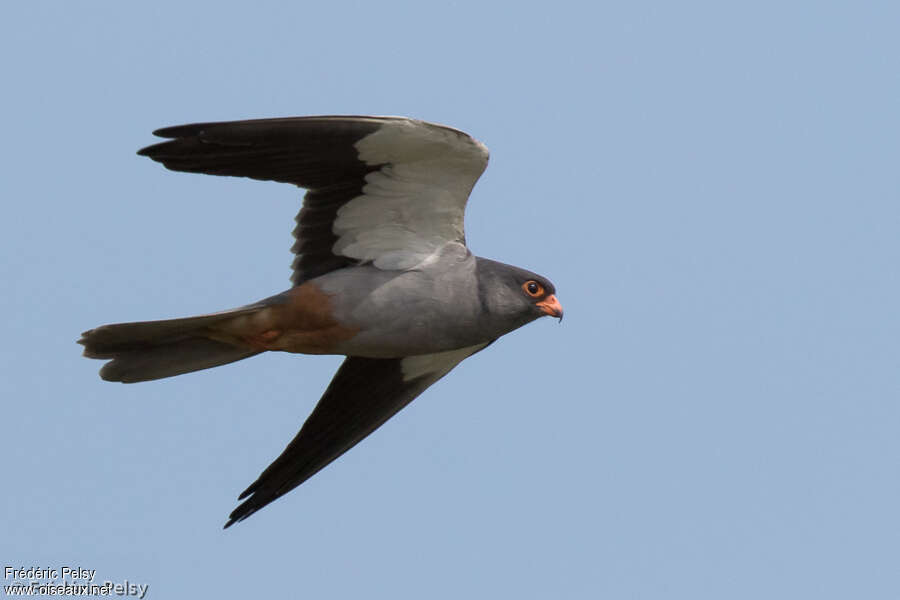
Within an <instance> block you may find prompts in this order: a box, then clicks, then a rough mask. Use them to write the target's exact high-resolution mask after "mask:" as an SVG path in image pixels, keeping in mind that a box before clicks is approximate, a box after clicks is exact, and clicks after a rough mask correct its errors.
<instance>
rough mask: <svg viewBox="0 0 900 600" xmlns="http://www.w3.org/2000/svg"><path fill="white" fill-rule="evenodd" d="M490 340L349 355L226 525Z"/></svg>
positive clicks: (285, 488) (321, 463) (306, 474)
mask: <svg viewBox="0 0 900 600" xmlns="http://www.w3.org/2000/svg"><path fill="white" fill-rule="evenodd" d="M488 344H489V342H488V343H484V344H477V345H475V346H469V347H467V348H460V349H458V350H450V351H448V352H439V353H436V354H425V355H420V356H408V357H406V358H386V359H384V358H361V357H357V356H348V357H347V358H346V360H344V362H343V364H342V365H341V367H340V369H338V372H337V373H336V374H335V376H334V378H333V379H332V380H331V383H330V384H329V385H328V389H326V390H325V394H323V395H322V398H321V399H320V400H319V403H318V404H317V405H316V408H315V409H314V410H313V412H312V414H310V415H309V418H307V419H306V422H305V423H304V424H303V427H302V428H301V429H300V432H299V433H298V434H297V436H296V437H295V438H294V439H293V440H292V441H291V443H290V444H288V446H287V448H285V449H284V452H282V453H281V456H279V457H278V458H276V459H275V461H274V462H273V463H272V464H271V465H269V466H268V468H266V470H265V471H263V473H262V474H261V475H260V476H259V478H258V479H257V480H256V481H254V482H253V484H251V485H250V487H248V488H247V489H246V490H244V492H243V493H242V494H241V495H240V498H239V500H244V499H245V498H246V500H244V502H243V503H242V504H241V505H240V506H238V507H237V508H236V509H235V510H234V511H233V512H232V513H231V515H230V517H229V520H228V522H227V523H226V524H225V527H226V528H227V527H230V526H231V525H232V524H234V523H236V522H237V521H243V520H244V519H246V518H247V517H249V516H250V515H252V514H253V513H255V512H256V511H258V510H259V509H260V508H262V507H264V506H265V505H267V504H269V503H270V502H272V501H273V500H275V499H277V498H279V497H281V496H283V495H284V494H286V493H288V492H289V491H291V490H292V489H294V488H295V487H297V486H298V485H300V484H301V483H303V482H304V481H306V480H307V479H309V478H310V477H312V476H313V475H315V474H316V473H317V472H318V471H319V470H321V469H322V468H324V467H325V466H326V465H328V463H330V462H331V461H333V460H334V459H336V458H337V457H339V456H340V455H341V454H343V453H344V452H346V451H347V450H349V449H350V448H352V447H353V446H354V445H356V444H357V443H358V442H359V441H360V440H362V439H363V438H364V437H366V436H367V435H369V434H370V433H372V432H373V431H375V430H376V429H377V428H378V427H380V426H381V425H382V424H383V423H384V422H385V421H387V420H388V419H390V418H391V417H392V416H394V415H395V414H396V413H397V412H398V411H399V410H400V409H402V408H403V407H404V406H406V405H407V404H409V403H410V402H412V401H413V399H415V398H416V396H418V395H419V394H421V393H422V392H423V391H425V389H426V388H427V387H429V386H430V385H431V384H433V383H434V382H436V381H437V380H438V379H440V378H441V377H443V376H444V375H446V374H447V373H449V372H450V370H451V369H453V368H454V367H455V366H456V365H458V364H459V363H460V362H462V361H463V360H464V359H466V358H468V357H469V356H472V355H473V354H475V353H476V352H478V351H479V350H482V349H484V348H485V347H486V346H487V345H488Z"/></svg>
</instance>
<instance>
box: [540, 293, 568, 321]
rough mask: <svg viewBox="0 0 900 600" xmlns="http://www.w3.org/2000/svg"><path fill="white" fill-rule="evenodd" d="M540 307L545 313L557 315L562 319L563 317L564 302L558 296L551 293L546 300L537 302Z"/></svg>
mask: <svg viewBox="0 0 900 600" xmlns="http://www.w3.org/2000/svg"><path fill="white" fill-rule="evenodd" d="M537 306H538V308H540V309H541V312H543V313H544V314H545V315H548V316H551V317H556V318H557V319H559V320H560V321H562V318H563V308H562V304H560V303H559V300H557V299H556V296H554V295H553V294H550V295H549V296H548V297H547V299H546V300H542V301H540V302H538V303H537Z"/></svg>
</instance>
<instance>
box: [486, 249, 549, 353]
mask: <svg viewBox="0 0 900 600" xmlns="http://www.w3.org/2000/svg"><path fill="white" fill-rule="evenodd" d="M476 272H477V274H478V294H479V297H480V299H481V305H482V306H483V307H484V309H485V311H486V313H487V316H488V318H489V320H490V321H491V322H492V323H496V324H497V326H498V327H499V326H501V324H502V327H503V329H504V331H502V332H498V333H499V335H503V333H507V332H509V331H512V330H513V329H517V328H519V327H521V326H522V325H525V324H526V323H530V322H531V321H534V320H535V319H537V318H538V317H545V316H550V317H556V318H558V319H559V320H560V321H561V320H562V317H563V309H562V305H560V303H559V300H557V299H556V288H555V287H554V286H553V283H552V282H551V281H550V280H549V279H547V278H546V277H542V276H540V275H538V274H537V273H532V272H531V271H527V270H525V269H520V268H519V267H514V266H512V265H505V264H503V263H500V262H497V261H493V260H488V259H486V258H477V259H476Z"/></svg>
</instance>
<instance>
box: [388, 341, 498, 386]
mask: <svg viewBox="0 0 900 600" xmlns="http://www.w3.org/2000/svg"><path fill="white" fill-rule="evenodd" d="M489 343H490V342H485V343H483V344H475V345H474V346H467V347H465V348H459V349H457V350H448V351H447V352H436V353H435V354H420V355H418V356H407V357H406V358H404V359H403V360H401V361H400V369H401V371H402V372H403V381H410V380H411V379H416V378H417V377H422V376H425V375H429V376H431V377H433V378H434V381H437V380H438V379H440V378H441V377H443V376H444V375H446V374H447V373H449V372H450V371H451V370H453V367H455V366H456V365H458V364H459V363H461V362H462V361H463V360H464V359H466V358H468V357H470V356H472V355H473V354H475V353H476V352H478V351H479V350H481V349H483V348H484V347H485V346H487V345H488V344H489Z"/></svg>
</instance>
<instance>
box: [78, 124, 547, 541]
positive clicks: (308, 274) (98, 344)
mask: <svg viewBox="0 0 900 600" xmlns="http://www.w3.org/2000/svg"><path fill="white" fill-rule="evenodd" d="M154 134H155V135H157V136H159V137H163V138H167V139H168V141H164V142H160V143H157V144H155V145H152V146H148V147H147V148H144V149H142V150H140V151H139V152H138V154H140V155H142V156H147V157H149V158H151V159H153V160H155V161H157V162H160V163H162V164H163V165H164V166H165V167H166V168H168V169H172V170H174V171H186V172H190V173H207V174H210V175H232V176H237V177H250V178H253V179H261V180H269V181H280V182H284V183H292V184H294V185H296V186H299V187H301V188H305V189H306V190H307V192H306V195H305V196H304V198H303V205H302V208H301V209H300V212H299V214H298V215H297V218H296V221H297V226H296V228H295V229H294V237H295V239H296V242H295V244H294V246H293V248H292V251H293V253H294V255H295V258H294V261H293V265H292V269H293V274H292V276H291V282H292V284H293V286H292V287H291V288H290V289H288V290H287V291H284V292H281V293H280V294H276V295H274V296H271V297H269V298H265V299H264V300H260V301H259V302H255V303H253V304H248V305H246V306H242V307H240V308H235V309H231V310H226V311H222V312H217V313H212V314H207V315H201V316H196V317H187V318H182V319H170V320H163V321H142V322H135V323H119V324H114V325H103V326H101V327H97V328H96V329H91V330H90V331H86V332H85V333H84V334H82V337H81V339H80V340H78V342H79V343H80V344H82V345H84V355H85V356H87V357H89V358H98V359H104V360H108V361H109V362H107V363H106V364H105V365H104V366H103V367H102V369H101V370H100V377H102V378H103V379H105V380H107V381H120V382H123V383H134V382H139V381H149V380H154V379H161V378H164V377H172V376H174V375H181V374H183V373H190V372H192V371H199V370H201V369H209V368H211V367H217V366H219V365H224V364H228V363H232V362H235V361H238V360H243V359H245V358H249V357H251V356H254V355H256V354H260V353H262V352H267V351H282V352H295V353H299V354H339V355H345V356H346V359H345V360H344V362H343V363H342V364H341V366H340V368H339V369H338V370H337V373H335V375H334V378H333V379H332V380H331V383H330V384H329V385H328V388H327V389H326V390H325V393H324V394H323V395H322V397H321V399H320V400H319V402H318V404H316V407H315V408H314V409H313V411H312V413H311V414H310V415H309V417H308V418H307V419H306V422H305V423H304V424H303V426H302V427H301V428H300V432H299V433H298V434H297V435H296V437H294V439H293V440H292V441H291V442H290V444H288V445H287V447H286V448H285V449H284V452H282V453H281V455H280V456H279V457H278V458H276V459H275V461H274V462H273V463H272V464H271V465H269V466H268V468H266V469H265V470H264V471H263V472H262V474H261V475H260V476H259V477H258V478H257V479H256V481H254V482H253V483H252V484H251V485H250V487H248V488H247V489H246V490H244V492H243V493H242V494H241V495H240V497H239V498H238V500H243V502H242V503H241V504H239V505H238V507H237V508H236V509H235V510H234V511H233V512H232V513H231V515H230V517H229V520H228V522H227V523H226V524H225V527H226V528H228V527H229V526H231V525H232V524H234V523H236V522H238V521H242V520H244V519H246V518H247V517H249V516H250V515H252V514H253V513H255V512H256V511H258V510H259V509H261V508H263V507H264V506H266V505H267V504H269V503H270V502H272V501H274V500H276V499H277V498H280V497H281V496H283V495H284V494H286V493H288V492H289V491H291V490H292V489H294V488H295V487H297V486H298V485H300V484H301V483H303V482H304V481H306V480H307V479H309V478H310V477H312V476H313V475H315V474H316V473H317V472H318V471H320V470H321V469H322V468H324V467H325V466H326V465H328V464H329V463H330V462H331V461H333V460H335V459H336V458H337V457H339V456H340V455H341V454H343V453H344V452H346V451H347V450H349V449H350V448H351V447H353V446H354V445H355V444H357V443H358V442H359V441H360V440H362V439H363V438H364V437H366V436H367V435H369V434H370V433H372V432H373V431H374V430H375V429H377V428H378V427H379V426H381V425H382V424H383V423H384V422H385V421H387V420H388V419H390V418H391V417H392V416H394V415H395V414H396V413H397V412H398V411H399V410H400V409H402V408H403V407H404V406H406V405H407V404H409V403H410V402H411V401H412V400H413V399H414V398H416V397H417V396H418V395H419V394H421V393H422V392H423V391H424V390H425V389H426V388H428V387H429V386H431V385H432V384H433V383H435V382H436V381H437V380H438V379H440V378H441V377H443V376H444V375H446V374H447V373H449V372H450V371H451V370H452V369H453V368H454V367H455V366H456V365H458V364H459V363H460V362H462V361H463V360H464V359H466V358H468V357H470V356H472V355H473V354H475V353H476V352H479V351H481V350H483V349H484V348H485V347H487V346H488V345H489V344H491V342H493V341H494V340H496V339H497V338H499V337H500V336H502V335H504V334H506V333H509V332H510V331H513V330H514V329H517V328H519V327H521V326H523V325H525V324H527V323H529V322H531V321H534V320H535V319H537V318H539V317H542V316H551V317H556V318H558V319H560V320H562V316H563V309H562V306H561V305H560V303H559V301H558V300H557V298H556V290H555V288H554V287H553V284H552V283H551V282H550V281H549V280H548V279H546V278H545V277H542V276H540V275H537V274H535V273H532V272H530V271H527V270H525V269H521V268H519V267H513V266H510V265H506V264H503V263H499V262H496V261H493V260H488V259H486V258H481V257H477V256H474V255H473V254H472V253H471V252H469V249H468V248H467V247H466V238H465V233H464V231H463V219H464V214H465V208H466V202H467V200H468V198H469V193H470V192H471V191H472V187H473V186H474V185H475V182H476V181H477V180H478V178H479V177H480V176H481V174H482V172H484V169H485V167H487V163H488V150H487V148H486V147H485V146H484V145H483V144H482V143H480V142H478V141H477V140H475V139H474V138H472V137H470V136H469V135H467V134H465V133H463V132H462V131H458V130H456V129H453V128H450V127H446V126H443V125H437V124H434V123H428V122H425V121H419V120H415V119H409V118H405V117H369V116H324V117H293V118H281V119H257V120H248V121H231V122H220V123H199V124H193V125H181V126H176V127H167V128H164V129H160V130H157V131H155V132H154Z"/></svg>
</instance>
